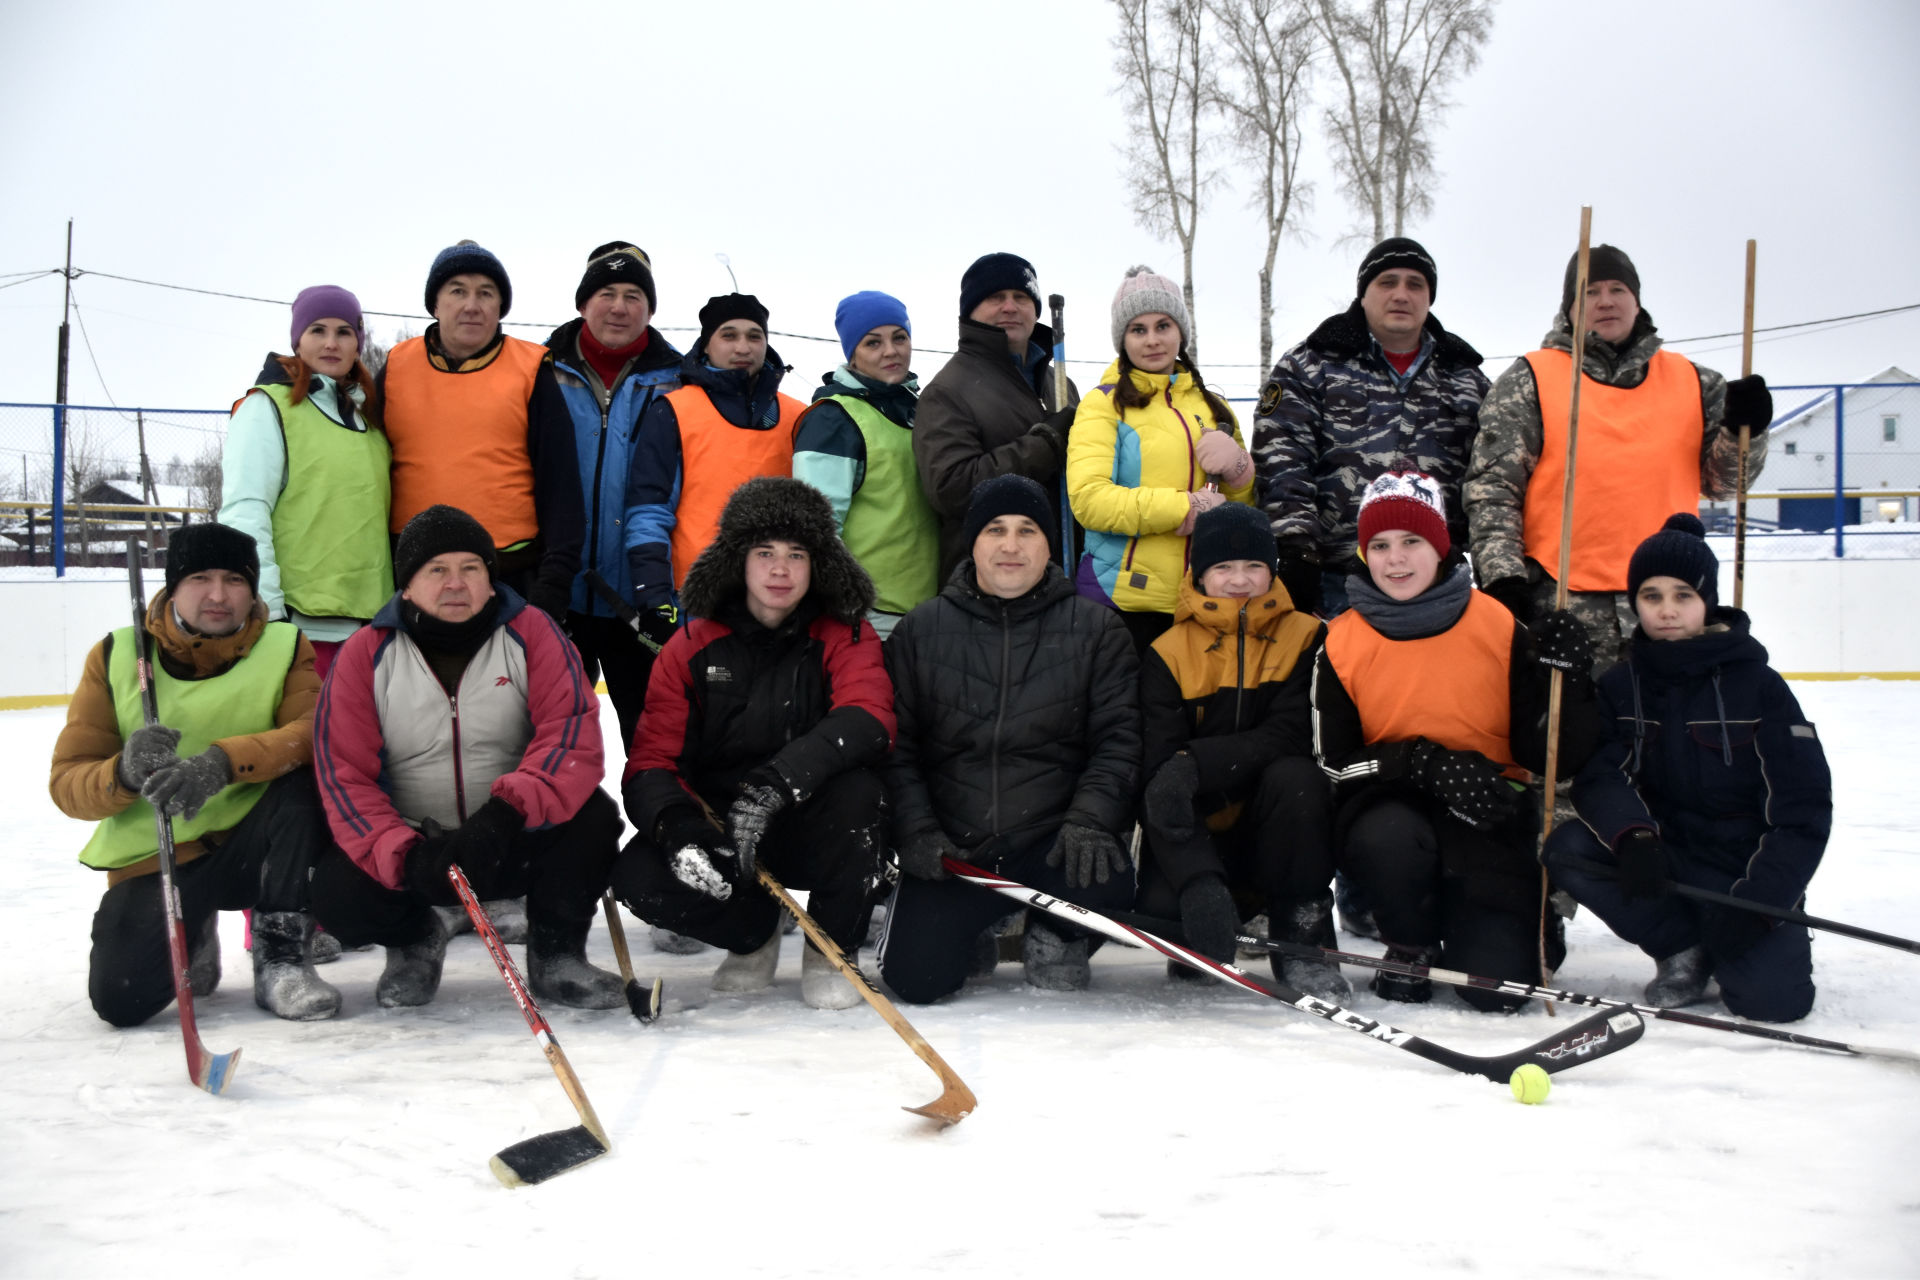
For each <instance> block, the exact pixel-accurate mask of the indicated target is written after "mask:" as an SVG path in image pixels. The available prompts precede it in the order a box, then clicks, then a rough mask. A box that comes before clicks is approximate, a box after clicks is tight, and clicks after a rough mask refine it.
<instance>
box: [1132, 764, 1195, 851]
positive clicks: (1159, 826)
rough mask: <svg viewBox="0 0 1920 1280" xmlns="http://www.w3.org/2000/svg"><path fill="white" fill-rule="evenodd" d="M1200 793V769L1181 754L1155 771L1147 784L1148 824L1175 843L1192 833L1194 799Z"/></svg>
mask: <svg viewBox="0 0 1920 1280" xmlns="http://www.w3.org/2000/svg"><path fill="white" fill-rule="evenodd" d="M1199 790H1200V766H1199V765H1198V764H1197V763H1195V762H1194V758H1193V757H1192V756H1190V755H1188V754H1187V753H1186V752H1184V751H1182V752H1181V753H1180V754H1179V755H1177V756H1174V757H1173V758H1172V759H1171V760H1169V761H1167V762H1166V763H1165V764H1163V765H1161V766H1160V767H1159V768H1158V769H1157V770H1155V771H1154V775H1153V781H1151V782H1149V783H1147V794H1146V805H1145V808H1146V812H1147V823H1148V825H1149V826H1151V827H1153V829H1154V830H1156V831H1161V832H1165V833H1166V834H1167V835H1168V836H1169V837H1171V838H1173V839H1175V840H1185V839H1187V838H1188V837H1189V836H1191V835H1192V834H1193V826H1194V813H1193V797H1194V795H1195V793H1197V792H1198V791H1199Z"/></svg>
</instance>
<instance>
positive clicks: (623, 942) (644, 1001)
mask: <svg viewBox="0 0 1920 1280" xmlns="http://www.w3.org/2000/svg"><path fill="white" fill-rule="evenodd" d="M600 905H601V906H602V907H603V908H605V910H606V913H607V934H608V936H610V937H611V938H612V939H613V958H614V959H615V960H617V961H619V962H620V976H621V977H622V978H625V979H626V980H627V987H626V991H627V1008H629V1009H631V1010H633V1016H634V1017H636V1018H638V1019H640V1021H642V1022H652V1021H653V1020H654V1019H655V1018H657V1017H659V1016H660V989H661V985H662V984H661V981H660V979H659V978H655V979H654V980H653V985H652V986H651V987H643V986H641V985H640V980H639V979H638V978H636V977H634V976H633V956H632V954H631V953H630V952H629V951H628V950H627V930H626V928H625V926H623V925H622V924H621V923H620V904H619V903H617V902H615V901H614V900H613V890H611V889H609V890H607V892H606V893H605V894H604V895H602V897H601V899H600Z"/></svg>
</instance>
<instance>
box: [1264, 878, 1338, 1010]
mask: <svg viewBox="0 0 1920 1280" xmlns="http://www.w3.org/2000/svg"><path fill="white" fill-rule="evenodd" d="M1268 919H1269V920H1271V921H1272V922H1273V927H1274V928H1276V929H1277V930H1278V931H1279V936H1280V940H1281V941H1282V942H1292V943H1297V944H1299V945H1301V946H1307V947H1326V948H1329V949H1332V948H1333V947H1335V946H1337V945H1338V940H1337V939H1336V938H1335V936H1334V932H1333V895H1332V894H1331V893H1323V894H1321V895H1320V896H1319V897H1317V898H1309V899H1307V900H1306V901H1304V902H1276V903H1275V904H1274V905H1273V909H1272V910H1271V911H1270V912H1268ZM1268 960H1269V962H1270V963H1271V965H1272V967H1273V976H1274V977H1276V978H1278V979H1279V980H1280V981H1281V982H1283V983H1285V984H1286V985H1287V986H1289V987H1292V988H1293V989H1294V990H1296V991H1303V992H1305V993H1306V994H1307V995H1310V996H1314V997H1316V998H1318V999H1321V1000H1327V1001H1331V1002H1332V1003H1334V1004H1339V1003H1340V1002H1341V1001H1342V1000H1347V999H1350V998H1351V997H1352V996H1353V984H1352V983H1350V982H1348V981H1347V979H1346V976H1345V975H1344V974H1342V973H1341V972H1340V966H1339V964H1338V963H1336V962H1335V961H1332V960H1328V959H1326V958H1325V957H1319V956H1290V955H1282V954H1281V953H1279V952H1277V951H1276V952H1273V953H1271V954H1270V955H1269V956H1268Z"/></svg>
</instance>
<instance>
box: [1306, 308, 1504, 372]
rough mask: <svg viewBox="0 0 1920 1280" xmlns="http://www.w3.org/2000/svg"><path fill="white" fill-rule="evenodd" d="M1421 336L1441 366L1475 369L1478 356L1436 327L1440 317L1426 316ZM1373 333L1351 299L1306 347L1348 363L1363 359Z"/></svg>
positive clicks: (1458, 340)
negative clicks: (1430, 343)
mask: <svg viewBox="0 0 1920 1280" xmlns="http://www.w3.org/2000/svg"><path fill="white" fill-rule="evenodd" d="M1422 332H1424V333H1427V334H1430V335H1432V337H1433V358H1434V359H1435V360H1438V361H1440V362H1442V363H1444V364H1448V365H1453V366H1456V367H1459V368H1466V369H1477V368H1479V367H1480V364H1481V356H1480V353H1479V352H1478V351H1475V350H1474V349H1473V347H1472V346H1470V345H1469V344H1468V343H1467V341H1466V339H1464V338H1460V337H1457V336H1456V335H1454V334H1452V333H1450V332H1448V331H1447V329H1446V327H1445V326H1444V325H1442V324H1441V323H1440V317H1438V316H1436V315H1434V314H1433V313H1432V312H1431V311H1429V312H1428V313H1427V322H1426V324H1425V325H1424V326H1423V327H1422ZM1372 341H1373V333H1372V331H1371V330H1369V329H1368V328H1367V313H1366V311H1365V309H1363V308H1362V307H1361V305H1360V300H1359V299H1358V298H1355V299H1354V300H1353V305H1351V306H1349V307H1348V308H1347V309H1346V310H1345V311H1342V312H1340V313H1339V314H1338V315H1331V316H1328V317H1327V318H1326V319H1325V320H1323V321H1321V322H1320V327H1319V328H1318V329H1315V330H1314V331H1313V332H1312V333H1310V334H1308V335H1307V342H1306V345H1307V346H1309V347H1311V348H1313V349H1314V350H1315V351H1318V352H1320V353H1321V354H1322V355H1326V356H1331V357H1333V358H1334V359H1336V360H1350V359H1352V358H1353V357H1355V356H1358V355H1364V354H1365V353H1366V352H1367V351H1368V350H1370V349H1371V347H1372Z"/></svg>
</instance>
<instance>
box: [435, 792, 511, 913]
mask: <svg viewBox="0 0 1920 1280" xmlns="http://www.w3.org/2000/svg"><path fill="white" fill-rule="evenodd" d="M526 827H527V820H526V819H525V818H524V817H522V816H521V814H520V811H519V810H518V809H516V808H514V807H513V806H512V805H511V804H509V803H508V802H507V801H505V800H503V799H501V798H500V797H499V796H493V797H491V798H490V799H488V801H487V802H486V803H485V804H483V805H481V806H480V807H479V808H478V809H476V810H474V811H473V813H471V814H470V815H468V817H467V820H466V821H465V822H463V823H461V824H460V826H459V827H458V828H457V829H456V830H453V831H442V830H441V828H440V825H439V824H438V823H436V822H433V821H432V820H431V819H429V820H428V821H427V822H423V823H421V824H420V831H421V836H422V838H421V840H420V843H418V844H416V845H414V846H413V848H412V849H410V850H408V851H407V886H408V887H409V888H410V889H412V890H413V891H414V892H415V893H417V894H419V895H420V896H421V897H423V898H426V899H428V900H429V901H438V900H439V899H438V898H436V897H435V896H434V895H435V894H440V895H442V896H443V897H444V898H445V899H446V900H447V901H453V900H455V899H456V898H457V896H458V895H456V894H455V893H454V892H453V887H452V884H451V883H450V882H449V881H448V880H447V867H448V866H449V865H451V864H453V863H458V864H459V865H460V870H461V872H462V873H463V874H464V875H465V876H466V877H467V881H468V883H469V884H471V885H472V886H473V891H474V893H475V894H476V895H477V896H478V897H481V898H490V897H502V896H505V895H504V893H496V892H493V890H496V889H505V888H507V887H510V886H511V885H512V884H513V883H514V882H515V881H517V879H518V877H509V876H508V874H507V873H508V872H510V871H512V870H513V869H514V863H515V861H516V858H515V855H514V837H515V836H517V835H519V834H520V833H521V832H522V831H524V830H526ZM423 850H424V852H423ZM518 861H521V862H524V861H525V859H524V858H520V859H518Z"/></svg>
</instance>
